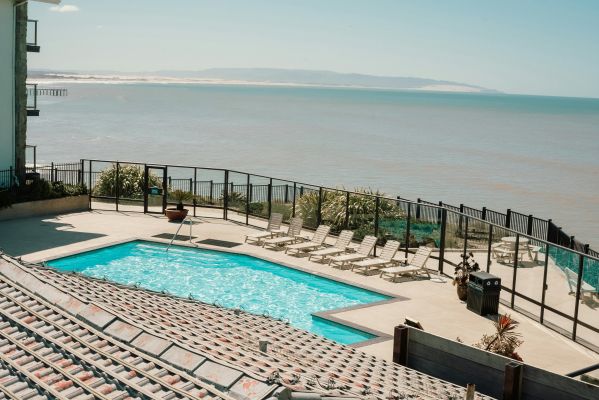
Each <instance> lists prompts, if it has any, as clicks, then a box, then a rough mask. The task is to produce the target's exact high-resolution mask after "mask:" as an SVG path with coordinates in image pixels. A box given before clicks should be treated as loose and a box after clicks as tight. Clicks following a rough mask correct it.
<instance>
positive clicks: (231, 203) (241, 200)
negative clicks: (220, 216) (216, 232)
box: [223, 171, 251, 223]
mask: <svg viewBox="0 0 599 400" xmlns="http://www.w3.org/2000/svg"><path fill="white" fill-rule="evenodd" d="M250 187H251V186H250V183H249V179H248V175H247V174H243V173H239V172H232V171H229V182H228V184H227V196H228V197H227V210H228V211H229V212H228V213H227V218H228V219H230V220H233V221H237V222H243V223H245V221H246V209H247V208H248V207H249V201H248V200H249V199H248V191H249V188H250ZM223 196H224V194H223Z"/></svg>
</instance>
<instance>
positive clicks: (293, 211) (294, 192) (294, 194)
mask: <svg viewBox="0 0 599 400" xmlns="http://www.w3.org/2000/svg"><path fill="white" fill-rule="evenodd" d="M296 193H297V184H296V183H295V182H293V205H292V206H291V216H292V217H295V196H296Z"/></svg>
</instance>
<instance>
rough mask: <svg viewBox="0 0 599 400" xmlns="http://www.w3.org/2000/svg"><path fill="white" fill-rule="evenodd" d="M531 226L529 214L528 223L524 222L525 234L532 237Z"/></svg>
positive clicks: (530, 215)
mask: <svg viewBox="0 0 599 400" xmlns="http://www.w3.org/2000/svg"><path fill="white" fill-rule="evenodd" d="M532 224H533V220H532V214H529V215H528V221H527V222H526V234H527V235H529V236H530V235H532Z"/></svg>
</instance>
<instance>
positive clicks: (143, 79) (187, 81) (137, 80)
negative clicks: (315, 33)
mask: <svg viewBox="0 0 599 400" xmlns="http://www.w3.org/2000/svg"><path fill="white" fill-rule="evenodd" d="M28 82H29V83H34V84H45V85H60V84H76V83H83V84H85V83H93V84H106V85H111V84H120V85H123V84H143V83H149V84H164V85H167V84H181V85H194V84H195V85H232V86H259V87H298V88H301V87H306V88H329V89H333V88H339V89H367V90H389V91H423V92H446V93H490V92H489V91H485V90H483V89H480V88H476V87H470V86H461V85H450V84H447V85H445V84H432V85H425V86H421V87H415V88H392V87H382V86H365V85H342V84H320V83H318V84H317V83H314V84H310V83H297V82H270V81H250V80H229V79H218V78H213V79H211V78H174V77H164V76H139V75H100V74H47V75H46V76H43V77H33V78H29V79H28ZM498 93H499V92H498Z"/></svg>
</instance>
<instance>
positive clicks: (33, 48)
mask: <svg viewBox="0 0 599 400" xmlns="http://www.w3.org/2000/svg"><path fill="white" fill-rule="evenodd" d="M27 51H29V52H32V53H39V52H40V46H38V44H37V20H36V19H28V20H27Z"/></svg>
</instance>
